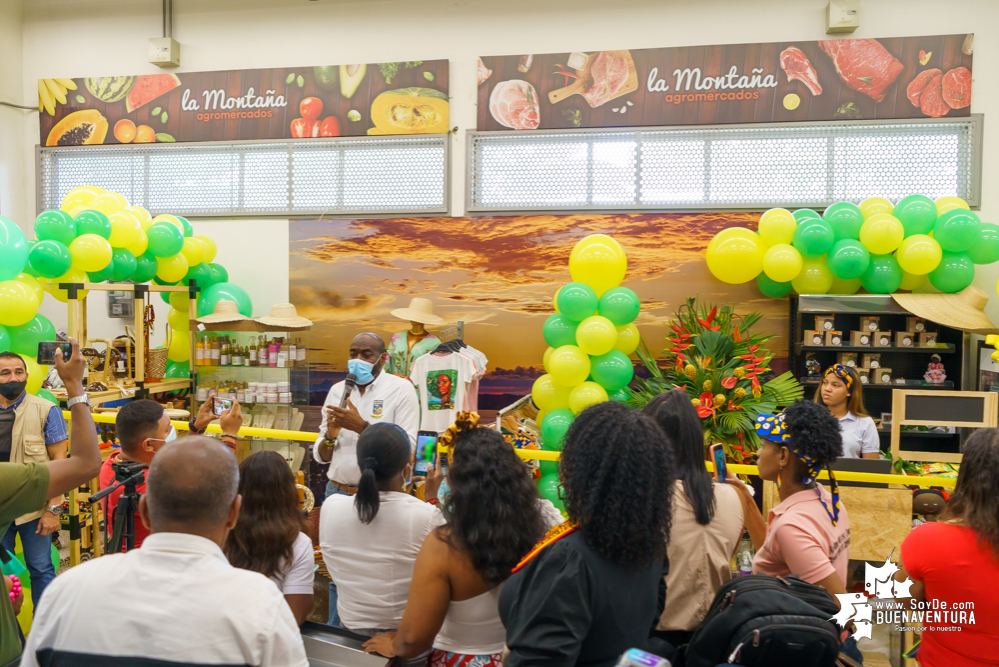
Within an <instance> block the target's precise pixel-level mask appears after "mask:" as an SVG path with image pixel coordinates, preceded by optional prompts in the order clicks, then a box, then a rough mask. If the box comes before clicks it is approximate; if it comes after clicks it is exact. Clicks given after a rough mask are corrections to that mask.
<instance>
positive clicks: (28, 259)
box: [0, 185, 253, 383]
mask: <svg viewBox="0 0 999 667" xmlns="http://www.w3.org/2000/svg"><path fill="white" fill-rule="evenodd" d="M34 230H35V237H36V239H35V240H32V241H29V240H28V239H27V238H26V237H25V235H24V232H22V231H21V229H20V228H19V227H18V226H17V225H16V224H15V223H14V222H13V221H11V220H9V219H7V218H4V217H2V216H0V351H4V350H8V349H10V350H13V351H15V352H18V353H20V354H22V355H24V356H30V357H31V358H32V363H34V362H33V358H34V356H35V354H36V352H37V344H38V342H39V341H42V340H54V339H55V329H54V327H53V326H52V323H51V322H50V321H49V320H48V319H46V318H45V317H44V316H41V315H38V314H37V313H38V308H39V306H40V305H41V302H42V297H43V296H44V295H45V293H46V292H47V293H49V294H51V295H52V296H53V297H54V298H55V299H57V300H59V301H63V302H66V301H67V300H68V298H69V295H68V294H67V291H66V290H62V289H59V283H85V282H92V283H97V282H103V281H106V280H110V281H113V282H125V281H129V282H132V283H145V282H149V281H151V280H152V281H155V282H156V283H157V284H160V285H187V284H188V282H187V281H188V280H191V279H195V280H197V285H198V287H199V289H200V290H201V295H200V299H199V301H198V314H199V316H200V315H207V314H209V313H211V312H212V310H213V309H214V307H215V302H216V301H218V300H219V299H221V298H227V299H231V300H234V301H236V302H237V303H238V304H239V310H240V312H242V313H243V314H244V315H246V316H247V317H251V316H252V315H253V312H252V310H253V305H252V303H251V301H250V298H249V295H247V294H246V291H245V290H243V289H242V288H241V287H239V286H238V285H234V284H232V283H230V282H228V280H229V278H228V272H227V271H226V270H225V268H224V267H222V266H221V265H218V264H213V263H211V262H212V260H214V259H215V254H216V252H217V246H216V244H215V241H213V240H212V239H211V238H209V237H208V236H195V235H194V229H193V228H192V226H191V223H190V222H189V221H188V220H187V219H185V218H183V217H180V216H174V215H168V214H164V215H159V216H156V217H153V216H151V215H150V214H149V212H148V211H146V210H145V209H143V208H142V207H139V206H130V205H129V203H128V201H127V200H126V199H125V197H123V196H122V195H120V194H118V193H117V192H108V191H107V190H104V189H103V188H100V187H97V186H92V185H85V186H81V187H78V188H75V189H73V190H71V191H70V192H69V193H67V194H66V196H65V198H63V201H62V205H61V207H60V209H58V210H49V211H43V212H42V213H41V214H40V215H39V216H38V217H37V218H36V219H35V224H34ZM79 296H81V297H82V296H86V291H83V292H80V293H79ZM163 296H164V300H165V301H167V302H168V303H170V305H171V306H173V309H172V310H171V311H170V313H169V315H168V318H167V319H168V320H169V322H170V324H171V326H172V328H173V329H174V332H175V335H174V343H173V344H172V345H171V346H170V350H169V352H168V355H167V358H168V359H169V360H170V364H169V365H168V369H167V375H168V377H187V376H188V373H189V368H188V367H189V364H188V362H189V359H190V348H189V345H188V336H187V334H188V330H189V322H188V317H189V310H188V296H187V294H186V293H172V294H167V293H164V295H163ZM30 370H31V378H32V379H34V378H35V376H36V375H37V376H38V380H39V383H40V382H41V379H43V378H44V375H45V372H46V370H47V369H45V368H44V367H43V368H41V369H40V372H39V373H35V371H34V369H30ZM171 374H172V375H171Z"/></svg>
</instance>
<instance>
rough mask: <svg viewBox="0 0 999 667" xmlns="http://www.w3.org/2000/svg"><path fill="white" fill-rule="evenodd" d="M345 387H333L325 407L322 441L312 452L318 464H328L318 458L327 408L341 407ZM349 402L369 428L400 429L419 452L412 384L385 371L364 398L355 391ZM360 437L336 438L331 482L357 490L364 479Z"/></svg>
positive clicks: (350, 433)
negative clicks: (391, 426) (388, 426)
mask: <svg viewBox="0 0 999 667" xmlns="http://www.w3.org/2000/svg"><path fill="white" fill-rule="evenodd" d="M344 386H345V383H343V382H337V383H336V384H335V385H333V388H332V389H330V393H329V394H327V395H326V401H325V402H324V403H323V421H322V423H321V424H320V425H319V438H317V439H316V445H315V447H313V448H312V456H313V458H315V460H316V462H317V463H327V461H324V460H322V459H321V458H320V457H319V445H321V444H322V443H323V440H324V439H325V437H326V408H327V407H328V406H333V407H336V406H339V405H340V399H341V397H342V396H343V389H344ZM350 402H351V403H353V404H354V407H355V408H357V411H358V412H359V413H360V414H361V417H362V418H363V419H364V420H365V421H366V422H368V423H369V424H378V423H381V422H385V423H389V424H397V425H399V426H401V427H402V429H403V430H404V431H406V433H408V434H409V440H410V445H411V446H412V447H413V448H414V449H415V448H416V432H417V431H419V430H420V399H419V397H417V395H416V389H414V388H413V384H412V383H411V382H410V381H409V380H407V379H405V378H401V377H399V376H398V375H392V374H391V373H387V372H385V371H384V370H382V372H381V373H379V374H378V377H376V378H375V379H374V381H373V382H372V383H371V384H370V385H368V386H367V388H365V390H364V395H363V396H362V395H361V390H360V389H358V388H357V387H354V388H353V389H352V390H351V392H350ZM358 437H359V436H358V434H357V433H354V432H353V431H348V430H347V429H341V430H340V435H338V436H337V438H336V440H337V446H336V447H334V448H333V456H332V457H331V460H330V461H329V464H330V469H329V473H327V474H328V476H329V478H330V481H333V482H339V483H341V484H349V485H351V486H356V485H357V482H358V481H359V480H360V479H361V469H360V468H359V467H358V465H357V438H358Z"/></svg>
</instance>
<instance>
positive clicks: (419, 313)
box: [392, 297, 444, 324]
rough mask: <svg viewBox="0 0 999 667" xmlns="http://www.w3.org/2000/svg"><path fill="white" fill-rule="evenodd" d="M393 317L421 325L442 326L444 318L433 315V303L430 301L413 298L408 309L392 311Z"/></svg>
mask: <svg viewBox="0 0 999 667" xmlns="http://www.w3.org/2000/svg"><path fill="white" fill-rule="evenodd" d="M392 316H393V317H398V318H399V319H400V320H406V321H407V322H419V323H421V324H444V318H443V317H438V316H437V315H434V302H433V301H431V300H430V299H421V298H420V297H416V298H414V299H413V300H412V301H410V302H409V308H396V309H395V310H393V311H392Z"/></svg>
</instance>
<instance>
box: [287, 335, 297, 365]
mask: <svg viewBox="0 0 999 667" xmlns="http://www.w3.org/2000/svg"><path fill="white" fill-rule="evenodd" d="M297 360H298V344H297V341H296V340H294V339H293V340H292V341H291V342H290V343H289V344H288V366H292V367H294V366H295V362H296V361H297Z"/></svg>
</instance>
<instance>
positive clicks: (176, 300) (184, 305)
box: [170, 292, 191, 329]
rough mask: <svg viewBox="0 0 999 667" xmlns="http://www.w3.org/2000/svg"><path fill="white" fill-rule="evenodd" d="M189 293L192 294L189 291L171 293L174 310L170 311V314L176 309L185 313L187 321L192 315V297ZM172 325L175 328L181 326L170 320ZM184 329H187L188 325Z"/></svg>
mask: <svg viewBox="0 0 999 667" xmlns="http://www.w3.org/2000/svg"><path fill="white" fill-rule="evenodd" d="M189 294H190V293H189V292H171V293H170V305H171V306H173V310H171V311H170V314H171V315H172V314H173V313H174V312H175V311H176V312H180V313H183V314H184V321H185V322H187V321H188V320H189V319H190V317H191V310H190V306H191V297H190V296H189ZM170 326H172V327H173V328H174V329H179V328H180V327H177V326H175V325H174V323H173V322H170ZM184 329H187V327H186V326H185V327H184Z"/></svg>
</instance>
